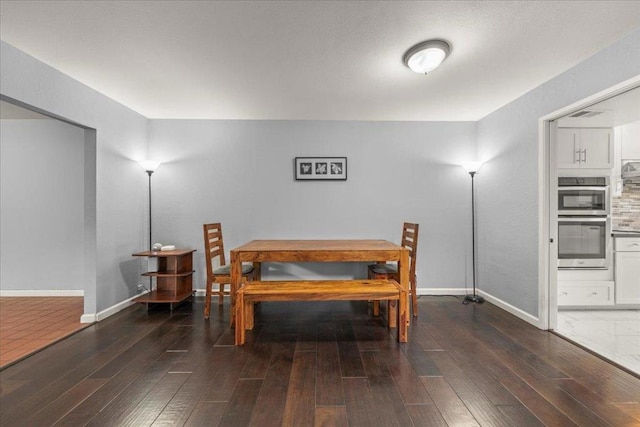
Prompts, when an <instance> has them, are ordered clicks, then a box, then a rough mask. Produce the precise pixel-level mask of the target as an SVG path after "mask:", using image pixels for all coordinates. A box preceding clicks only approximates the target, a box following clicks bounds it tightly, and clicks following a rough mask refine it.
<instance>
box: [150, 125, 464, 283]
mask: <svg viewBox="0 0 640 427" xmlns="http://www.w3.org/2000/svg"><path fill="white" fill-rule="evenodd" d="M475 131H476V124H475V123H470V122H455V123H452V122H447V123H439V122H423V123H406V122H397V123H396V122H382V123H380V122H316V121H314V122H306V121H206V120H204V121H201V120H152V121H151V133H150V141H151V150H152V155H153V157H154V158H157V159H162V160H163V161H166V162H167V163H165V164H163V165H162V166H161V167H160V168H159V169H158V171H157V172H156V173H155V174H154V175H153V189H154V190H153V191H154V200H153V206H154V210H153V212H154V213H153V216H154V238H153V240H154V241H159V242H161V243H164V244H177V245H179V246H189V247H192V248H196V249H198V252H196V255H195V262H196V266H195V267H196V275H195V282H194V286H196V287H199V288H202V287H203V286H204V271H205V270H204V255H203V237H202V224H203V223H206V222H216V221H220V222H222V224H223V232H224V235H225V244H226V250H227V252H228V251H229V250H230V249H232V248H234V247H236V246H238V245H240V244H242V243H245V242H247V241H249V240H252V239H269V238H303V239H304V238H382V239H388V240H391V241H394V242H399V240H400V234H401V227H402V222H403V221H412V222H417V223H419V224H420V226H421V229H420V248H419V250H418V254H419V257H418V263H417V268H418V287H419V288H461V287H464V286H465V281H466V279H467V276H468V275H469V272H470V270H469V268H468V266H469V258H470V255H469V253H470V247H471V246H470V245H471V241H470V236H471V234H470V222H471V221H470V217H469V215H470V193H469V191H470V181H469V176H468V175H467V174H466V173H465V172H464V170H463V169H462V168H461V167H460V166H458V165H459V163H460V162H462V161H464V160H469V159H471V158H473V157H474V150H475ZM296 156H300V157H303V156H321V157H322V156H346V157H348V180H347V181H346V182H296V181H294V179H293V159H294V157H296ZM365 271H366V270H364V269H363V266H361V265H360V266H353V265H352V266H348V265H343V266H329V265H324V266H320V265H298V266H288V265H287V266H285V265H283V266H278V265H272V266H271V269H270V270H269V272H267V275H269V274H271V275H272V277H276V276H282V275H295V276H298V277H311V278H312V277H315V276H316V275H318V274H321V273H322V274H327V273H328V274H335V275H352V274H357V275H362V274H364V272H365Z"/></svg>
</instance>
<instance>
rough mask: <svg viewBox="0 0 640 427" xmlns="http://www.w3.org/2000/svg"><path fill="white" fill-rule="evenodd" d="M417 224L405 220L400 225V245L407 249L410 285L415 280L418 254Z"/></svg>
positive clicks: (413, 283) (418, 226)
mask: <svg viewBox="0 0 640 427" xmlns="http://www.w3.org/2000/svg"><path fill="white" fill-rule="evenodd" d="M419 228H420V225H419V224H413V223H410V222H405V223H404V224H403V226H402V242H401V243H400V245H401V246H402V247H404V248H406V249H407V250H408V251H409V280H410V281H411V285H412V287H413V286H414V285H415V282H416V257H417V256H418V229H419Z"/></svg>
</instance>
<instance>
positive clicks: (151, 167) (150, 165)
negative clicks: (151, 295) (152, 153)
mask: <svg viewBox="0 0 640 427" xmlns="http://www.w3.org/2000/svg"><path fill="white" fill-rule="evenodd" d="M138 163H140V166H142V168H143V169H144V170H145V171H146V172H147V175H149V250H152V247H153V240H151V236H152V234H151V175H153V172H155V170H156V169H158V167H160V162H158V161H156V160H141V161H140V162H138ZM152 290H153V278H152V277H151V276H149V291H152Z"/></svg>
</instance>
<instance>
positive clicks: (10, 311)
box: [0, 297, 87, 369]
mask: <svg viewBox="0 0 640 427" xmlns="http://www.w3.org/2000/svg"><path fill="white" fill-rule="evenodd" d="M82 313H83V298H82V297H42V298H41V297H0V369H1V368H3V367H5V366H7V365H10V364H11V363H14V362H16V361H17V360H20V359H22V358H24V357H25V356H28V355H29V354H32V353H34V352H36V351H38V350H41V349H42V348H44V347H46V346H48V345H51V344H52V343H54V342H56V341H58V340H60V339H61V338H64V337H66V336H68V335H70V334H72V333H74V332H76V331H78V330H80V329H82V328H84V327H86V326H87V325H86V324H82V323H80V316H82Z"/></svg>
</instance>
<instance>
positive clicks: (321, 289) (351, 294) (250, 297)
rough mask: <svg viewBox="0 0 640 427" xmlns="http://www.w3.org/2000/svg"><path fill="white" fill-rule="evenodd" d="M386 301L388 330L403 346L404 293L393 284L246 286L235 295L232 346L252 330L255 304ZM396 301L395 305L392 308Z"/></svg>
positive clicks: (270, 283) (348, 282)
mask: <svg viewBox="0 0 640 427" xmlns="http://www.w3.org/2000/svg"><path fill="white" fill-rule="evenodd" d="M352 300H364V301H389V313H388V322H389V327H392V328H393V327H398V341H399V342H407V292H406V290H404V289H403V288H402V286H400V285H399V284H398V282H396V281H395V280H314V281H268V282H248V283H246V284H245V285H244V286H243V287H242V288H240V289H239V290H238V292H237V293H236V304H235V306H236V316H235V317H236V331H235V334H236V340H235V341H236V345H242V344H244V342H245V330H246V329H253V306H254V303H256V302H259V301H352ZM396 301H398V303H397V304H396Z"/></svg>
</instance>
